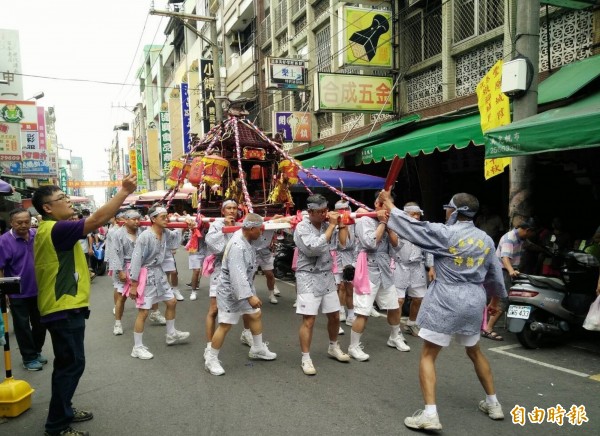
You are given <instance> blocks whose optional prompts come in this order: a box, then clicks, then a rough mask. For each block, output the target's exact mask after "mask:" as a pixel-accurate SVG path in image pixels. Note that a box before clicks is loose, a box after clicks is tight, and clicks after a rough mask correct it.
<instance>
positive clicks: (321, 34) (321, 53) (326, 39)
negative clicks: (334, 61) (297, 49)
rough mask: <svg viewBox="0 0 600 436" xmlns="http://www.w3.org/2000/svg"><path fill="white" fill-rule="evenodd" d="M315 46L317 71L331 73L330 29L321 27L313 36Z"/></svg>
mask: <svg viewBox="0 0 600 436" xmlns="http://www.w3.org/2000/svg"><path fill="white" fill-rule="evenodd" d="M315 39H316V44H317V52H316V56H317V71H320V72H330V71H331V29H330V28H329V26H325V27H323V28H322V29H321V30H319V31H318V32H317V33H316V34H315Z"/></svg>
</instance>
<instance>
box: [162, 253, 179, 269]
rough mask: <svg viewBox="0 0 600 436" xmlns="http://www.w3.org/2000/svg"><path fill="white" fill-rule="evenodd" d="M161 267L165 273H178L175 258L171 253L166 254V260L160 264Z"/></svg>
mask: <svg viewBox="0 0 600 436" xmlns="http://www.w3.org/2000/svg"><path fill="white" fill-rule="evenodd" d="M160 267H161V268H162V270H163V271H164V272H171V271H177V267H176V266H175V258H174V257H173V255H172V254H171V252H170V251H168V252H167V254H165V260H163V263H161V264H160Z"/></svg>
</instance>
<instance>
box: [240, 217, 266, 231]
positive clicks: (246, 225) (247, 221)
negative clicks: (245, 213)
mask: <svg viewBox="0 0 600 436" xmlns="http://www.w3.org/2000/svg"><path fill="white" fill-rule="evenodd" d="M262 225H263V220H262V219H261V220H260V221H252V220H250V219H248V217H246V218H244V221H243V222H242V227H243V228H244V229H251V228H253V227H261V226H262Z"/></svg>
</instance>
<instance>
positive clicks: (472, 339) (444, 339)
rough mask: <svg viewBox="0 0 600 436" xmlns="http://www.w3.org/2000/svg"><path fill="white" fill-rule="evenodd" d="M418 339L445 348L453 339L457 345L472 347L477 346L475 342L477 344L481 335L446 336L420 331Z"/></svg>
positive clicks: (425, 330)
mask: <svg viewBox="0 0 600 436" xmlns="http://www.w3.org/2000/svg"><path fill="white" fill-rule="evenodd" d="M419 337H420V338H423V339H425V340H426V341H429V342H431V343H433V344H436V345H439V346H440V347H447V346H448V345H450V339H452V338H454V341H455V342H456V343H457V344H458V345H462V346H464V347H473V346H474V345H476V344H477V342H479V339H480V338H481V334H480V333H476V334H474V335H461V334H458V333H457V334H454V335H448V334H446V333H438V332H434V331H433V330H427V329H420V330H419Z"/></svg>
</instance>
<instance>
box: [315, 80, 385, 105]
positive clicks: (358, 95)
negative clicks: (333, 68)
mask: <svg viewBox="0 0 600 436" xmlns="http://www.w3.org/2000/svg"><path fill="white" fill-rule="evenodd" d="M315 84H316V85H317V86H316V95H315V110H316V111H330V112H336V111H355V112H379V111H381V112H393V111H394V96H393V94H392V91H393V79H392V77H386V76H363V75H359V74H335V73H315Z"/></svg>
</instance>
